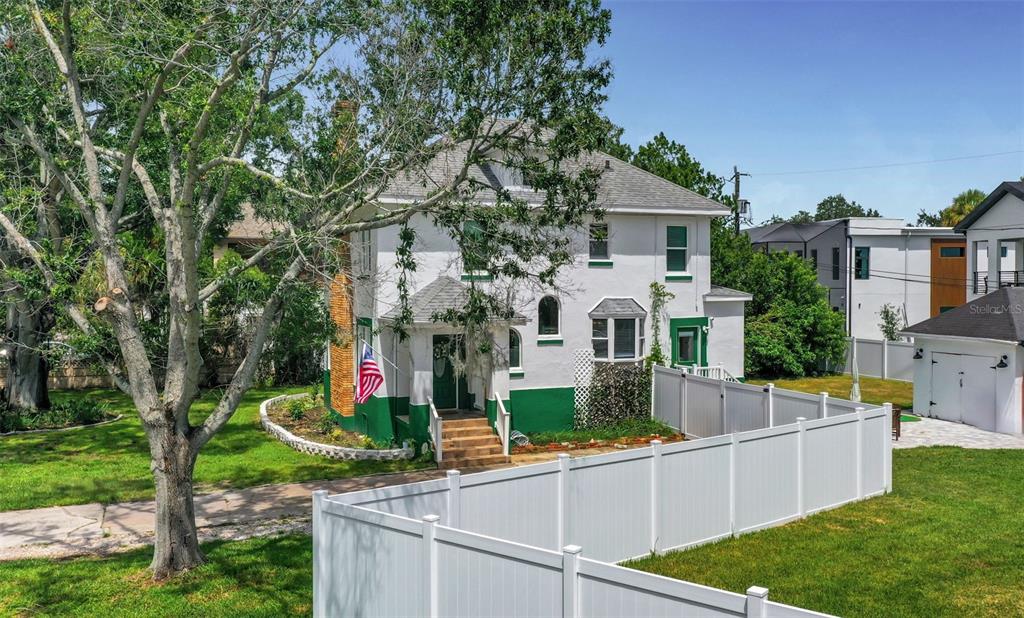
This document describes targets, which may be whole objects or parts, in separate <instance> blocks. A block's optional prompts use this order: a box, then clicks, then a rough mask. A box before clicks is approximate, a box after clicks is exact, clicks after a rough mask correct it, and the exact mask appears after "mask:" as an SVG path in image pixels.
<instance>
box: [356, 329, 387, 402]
mask: <svg viewBox="0 0 1024 618" xmlns="http://www.w3.org/2000/svg"><path fill="white" fill-rule="evenodd" d="M383 382H384V376H383V375H382V374H381V372H380V367H378V366H377V361H375V360H373V349H372V348H370V346H369V345H367V344H366V343H365V342H364V343H363V357H362V360H360V361H359V382H358V383H357V384H356V403H366V402H367V401H369V400H370V395H373V393H374V391H376V390H377V388H378V387H380V385H381V384H382V383H383Z"/></svg>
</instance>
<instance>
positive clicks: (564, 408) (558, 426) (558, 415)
mask: <svg viewBox="0 0 1024 618" xmlns="http://www.w3.org/2000/svg"><path fill="white" fill-rule="evenodd" d="M575 394H576V389H575V388H573V387H571V386H565V387H555V388H524V389H519V390H513V391H510V392H509V403H510V404H511V405H510V406H509V407H506V409H507V410H508V411H509V413H510V414H511V415H512V429H515V430H518V431H521V432H523V433H530V432H535V431H560V430H566V429H572V425H573V416H574V412H575V409H576V401H575Z"/></svg>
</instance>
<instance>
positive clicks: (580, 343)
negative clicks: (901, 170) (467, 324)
mask: <svg viewBox="0 0 1024 618" xmlns="http://www.w3.org/2000/svg"><path fill="white" fill-rule="evenodd" d="M605 222H606V223H608V226H609V246H610V258H609V259H610V260H611V262H612V267H611V268H592V267H589V266H588V264H587V262H588V252H589V242H588V238H587V233H586V232H585V231H583V230H580V231H578V232H577V233H576V234H575V238H574V247H575V250H576V261H575V264H574V265H573V266H572V267H567V268H564V269H562V271H561V272H560V274H559V278H558V282H559V288H560V291H559V292H558V293H557V294H555V296H556V297H557V299H558V301H559V303H560V308H561V311H560V318H561V326H560V336H559V338H560V339H561V340H562V344H561V345H548V346H539V345H538V343H537V342H538V339H541V338H542V337H539V336H538V332H537V329H538V323H537V303H538V301H539V299H540V298H541V297H542V296H544V295H545V294H547V293H550V291H549V290H542V289H540V288H539V287H538V286H537V284H535V283H531V282H518V283H517V284H516V288H515V290H514V298H515V300H514V305H515V307H516V309H517V310H518V311H519V312H520V313H521V314H523V315H524V316H526V318H527V320H528V321H527V323H526V324H525V325H521V326H516V327H515V328H516V329H517V330H518V331H519V333H520V336H521V339H522V365H523V369H524V371H523V376H522V377H518V378H514V379H512V380H511V382H510V383H509V388H512V389H517V390H518V389H527V388H549V387H564V386H572V384H573V366H572V357H573V352H574V351H575V350H578V349H590V348H591V347H592V346H591V334H592V330H591V320H590V318H589V316H588V313H589V312H590V311H591V310H592V309H593V307H594V306H595V305H597V304H598V303H599V302H600V301H601V300H602V299H604V298H608V297H615V298H618V297H626V298H633V299H634V300H636V301H637V303H639V304H640V305H641V306H642V307H643V308H644V309H645V310H647V311H648V316H647V319H646V320H645V330H646V333H645V337H646V345H645V350H644V353H645V354H646V353H647V352H649V351H650V347H651V343H652V342H651V340H650V337H651V326H652V325H651V316H650V284H651V282H653V281H658V282H661V283H662V284H664V285H665V286H666V288H667V289H668V290H669V291H670V292H672V293H673V294H674V295H675V298H673V299H671V300H669V301H668V302H667V303H666V307H665V312H664V314H663V316H662V329H661V330H662V349H663V350H664V351H665V353H666V355H668V354H669V353H670V351H671V345H670V342H669V336H670V334H669V328H668V320H669V319H670V318H684V317H699V316H704V315H708V316H709V317H710V316H711V314H710V313H706V311H705V303H704V294H706V293H707V292H708V291H710V289H711V284H710V270H711V266H710V250H711V245H710V218H709V217H707V216H694V215H660V216H655V215H642V214H616V213H609V214H607V215H606V216H605ZM410 224H411V226H412V227H413V229H414V230H415V231H416V234H417V239H416V243H415V246H414V251H415V254H416V260H417V269H416V272H414V273H410V276H409V282H410V285H409V287H410V291H411V292H413V293H415V292H416V291H417V290H419V289H421V288H423V287H424V286H426V285H427V284H428V283H430V282H431V281H433V280H434V279H436V278H437V277H438V276H441V275H448V276H450V277H452V278H454V279H457V280H458V279H460V277H461V275H462V274H463V270H462V263H461V258H460V257H459V253H458V250H457V247H456V245H455V242H454V241H453V240H452V239H451V238H449V237H448V236H447V235H446V234H443V233H442V232H441V231H440V230H439V229H437V228H436V227H434V225H433V224H432V223H431V222H430V221H429V220H428V219H427V218H426V217H424V216H417V217H415V218H414V219H413V220H412V221H411V222H410ZM670 225H685V226H686V227H687V228H688V233H687V235H688V239H687V240H688V242H687V244H688V249H689V252H688V270H687V274H689V275H691V276H692V280H691V281H666V279H665V277H666V263H665V260H666V258H665V245H666V236H667V231H666V228H667V227H668V226H670ZM374 244H375V259H374V263H375V272H374V274H373V275H372V276H369V277H364V278H361V279H359V280H358V281H357V285H356V294H355V296H356V312H357V313H356V315H357V316H369V315H377V316H380V315H384V314H386V313H387V312H388V311H390V310H391V309H392V308H393V307H395V306H396V304H397V303H398V290H397V287H396V283H397V281H398V274H399V270H398V268H397V266H396V263H395V262H396V258H395V250H396V248H397V247H398V228H383V229H380V230H377V231H376V232H375V234H374ZM672 274H679V273H672ZM466 284H467V285H469V283H468V282H467V283H466ZM473 285H479V286H486V287H487V288H488V289H490V290H492V291H504V284H503V283H502V282H501V281H500V280H499V281H496V282H493V283H492V282H474V283H473ZM719 304H720V305H721V304H725V303H719ZM731 304H735V305H738V306H739V309H736V308H725V307H722V308H719V309H717V310H718V311H722V312H724V314H723V316H722V318H723V319H721V320H717V319H716V321H715V324H714V326H713V328H712V330H711V332H710V333H709V340H708V341H709V346H708V355H709V357H710V358H709V360H712V362H723V363H725V366H726V367H727V369H728V370H729V371H730V372H732V373H734V374H735V375H743V352H742V350H743V348H742V344H743V320H742V304H743V303H741V302H739V303H731ZM719 346H720V347H719ZM413 355H414V356H415V353H413ZM713 359H720V360H713ZM399 381H400V382H401V380H399ZM401 389H402V387H401V386H399V387H398V394H400V395H404V394H405V393H403V392H402V391H401ZM414 390H415V389H414Z"/></svg>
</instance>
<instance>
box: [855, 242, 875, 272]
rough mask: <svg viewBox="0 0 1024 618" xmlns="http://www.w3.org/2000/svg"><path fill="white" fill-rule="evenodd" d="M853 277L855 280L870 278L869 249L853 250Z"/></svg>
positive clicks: (857, 248)
mask: <svg viewBox="0 0 1024 618" xmlns="http://www.w3.org/2000/svg"><path fill="white" fill-rule="evenodd" d="M853 277H854V278H855V279H869V278H870V277H871V247H855V248H854V249H853Z"/></svg>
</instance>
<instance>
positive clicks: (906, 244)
mask: <svg viewBox="0 0 1024 618" xmlns="http://www.w3.org/2000/svg"><path fill="white" fill-rule="evenodd" d="M909 272H910V230H906V233H905V235H904V236H903V315H907V304H908V303H909V302H910V298H909V294H910V292H909V289H908V287H909V286H910V281H909V280H910V275H909V274H908V273H909ZM928 272H929V277H928V278H929V279H931V265H930V264H929V269H928ZM930 297H931V295H930V294H929V298H930ZM930 312H931V311H930V310H929V313H930Z"/></svg>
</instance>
